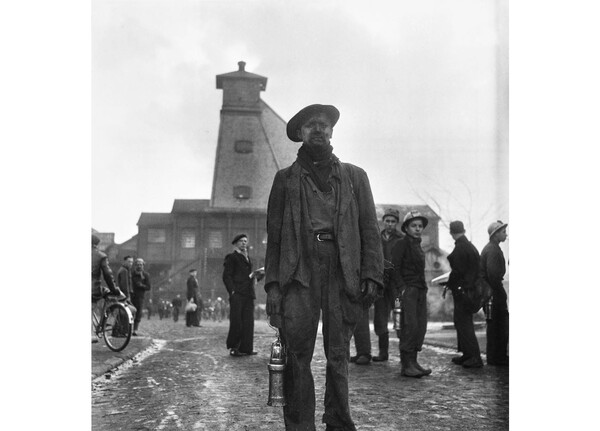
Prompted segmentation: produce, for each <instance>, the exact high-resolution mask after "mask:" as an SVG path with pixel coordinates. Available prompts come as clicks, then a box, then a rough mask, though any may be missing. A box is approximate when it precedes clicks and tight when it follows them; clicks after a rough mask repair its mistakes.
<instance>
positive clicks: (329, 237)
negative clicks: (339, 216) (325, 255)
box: [315, 232, 335, 242]
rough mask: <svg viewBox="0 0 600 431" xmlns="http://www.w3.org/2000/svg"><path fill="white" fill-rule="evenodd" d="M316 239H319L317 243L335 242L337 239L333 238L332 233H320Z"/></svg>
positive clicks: (316, 235) (316, 234)
mask: <svg viewBox="0 0 600 431" xmlns="http://www.w3.org/2000/svg"><path fill="white" fill-rule="evenodd" d="M315 238H317V241H320V242H322V241H333V240H334V239H335V237H334V236H333V234H332V233H329V232H318V233H315Z"/></svg>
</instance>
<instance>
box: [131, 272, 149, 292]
mask: <svg viewBox="0 0 600 431" xmlns="http://www.w3.org/2000/svg"><path fill="white" fill-rule="evenodd" d="M131 287H132V288H133V292H145V291H147V290H150V289H152V284H151V283H150V274H148V273H147V272H146V271H142V272H141V273H138V272H136V271H131Z"/></svg>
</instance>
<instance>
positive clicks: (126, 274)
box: [117, 265, 132, 298]
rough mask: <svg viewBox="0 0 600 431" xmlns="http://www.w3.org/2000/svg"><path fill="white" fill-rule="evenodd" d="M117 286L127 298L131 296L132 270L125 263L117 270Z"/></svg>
mask: <svg viewBox="0 0 600 431" xmlns="http://www.w3.org/2000/svg"><path fill="white" fill-rule="evenodd" d="M117 286H119V289H121V292H123V293H124V294H125V296H127V298H130V297H131V292H132V287H131V271H130V270H129V268H128V267H126V266H125V265H122V266H121V268H119V271H118V272H117Z"/></svg>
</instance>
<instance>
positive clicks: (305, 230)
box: [265, 161, 383, 301]
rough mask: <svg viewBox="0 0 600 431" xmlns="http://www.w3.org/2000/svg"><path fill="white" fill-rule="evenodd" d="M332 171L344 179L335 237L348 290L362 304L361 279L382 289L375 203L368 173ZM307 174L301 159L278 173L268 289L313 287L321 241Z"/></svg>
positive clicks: (342, 166)
mask: <svg viewBox="0 0 600 431" xmlns="http://www.w3.org/2000/svg"><path fill="white" fill-rule="evenodd" d="M333 172H334V173H335V174H336V175H338V176H339V178H340V184H339V189H338V190H337V199H338V201H337V203H336V213H337V217H336V218H335V219H334V227H333V230H334V237H335V242H336V245H337V248H338V251H339V256H340V257H339V259H340V266H341V269H342V273H343V277H344V282H345V283H344V284H345V287H344V288H345V290H346V293H347V295H348V297H349V298H350V299H351V300H354V301H358V300H359V299H360V284H361V282H362V281H364V280H367V279H370V280H373V281H374V282H376V283H377V284H379V285H382V278H383V252H382V247H381V237H380V235H379V227H378V225H377V215H376V214H375V204H374V202H373V195H372V193H371V186H370V184H369V179H368V177H367V174H366V173H365V171H364V170H362V169H361V168H359V167H357V166H354V165H351V164H349V163H341V162H339V161H336V162H335V163H334V165H333ZM304 175H308V174H307V172H306V171H304V170H303V169H302V167H301V166H300V164H299V163H298V162H297V161H296V162H294V163H293V164H292V165H291V166H290V167H288V168H285V169H282V170H280V171H279V172H277V174H275V179H274V180H273V186H272V188H271V194H270V196H269V204H268V211H267V238H268V241H267V254H266V258H265V276H266V279H265V288H266V289H268V288H269V286H270V285H271V284H272V283H278V284H279V286H281V287H282V289H283V291H284V292H285V286H286V285H288V284H289V283H290V282H292V281H297V282H298V283H300V284H301V285H302V286H305V287H307V286H309V283H310V280H311V261H310V259H311V258H312V256H314V253H313V247H314V241H316V239H315V235H314V234H315V233H314V232H313V230H312V227H311V223H310V220H307V218H308V217H307V208H305V206H304V205H302V202H303V200H304V199H303V196H302V195H303V193H304V192H303V187H302V184H301V179H302V176H304Z"/></svg>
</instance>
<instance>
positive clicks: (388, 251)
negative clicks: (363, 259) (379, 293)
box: [381, 230, 402, 289]
mask: <svg viewBox="0 0 600 431" xmlns="http://www.w3.org/2000/svg"><path fill="white" fill-rule="evenodd" d="M383 232H385V231H381V246H382V247H383V259H384V265H383V268H384V269H383V282H384V288H385V289H390V288H391V283H390V281H391V279H392V273H393V272H394V268H393V264H392V249H393V248H394V246H395V245H396V243H397V242H398V241H400V240H401V239H402V235H401V234H400V233H399V232H398V231H396V230H395V231H393V232H392V234H391V235H390V236H389V238H387V239H386V238H385V237H384V236H383Z"/></svg>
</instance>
